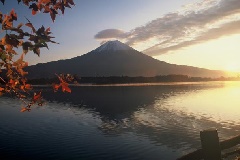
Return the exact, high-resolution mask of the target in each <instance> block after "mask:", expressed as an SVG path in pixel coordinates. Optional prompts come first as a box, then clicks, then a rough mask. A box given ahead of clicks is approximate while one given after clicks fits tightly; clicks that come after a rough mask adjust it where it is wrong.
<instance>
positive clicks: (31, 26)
mask: <svg viewBox="0 0 240 160" xmlns="http://www.w3.org/2000/svg"><path fill="white" fill-rule="evenodd" d="M25 25H26V26H27V27H29V28H31V29H32V31H33V33H35V32H36V29H35V28H34V27H33V25H32V23H31V22H28V23H26V24H25Z"/></svg>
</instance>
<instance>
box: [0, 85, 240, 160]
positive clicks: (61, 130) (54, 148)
mask: <svg viewBox="0 0 240 160" xmlns="http://www.w3.org/2000/svg"><path fill="white" fill-rule="evenodd" d="M42 89H43V95H44V98H45V100H46V102H47V103H46V105H44V106H43V107H35V108H34V109H33V110H32V111H31V112H29V113H28V112H26V113H20V109H21V103H20V102H19V101H18V100H15V99H12V98H7V97H0V159H24V160H28V159H34V160H38V159H39V160H43V159H57V160H65V159H66V160H67V159H76V160H78V159H86V160H90V159H113V160H115V159H116V160H121V159H124V160H126V159H127V160H128V159H130V160H131V159H132V160H141V159H142V160H145V159H151V160H155V159H156V160H157V159H158V160H159V159H160V160H171V159H176V158H178V157H180V156H182V155H184V154H186V153H188V152H191V151H193V150H195V149H198V148H200V140H199V132H200V131H201V130H204V129H209V128H212V127H213V128H217V129H218V131H219V136H220V139H221V140H224V139H227V138H229V137H231V136H234V135H238V134H240V82H203V83H192V84H191V83H190V84H171V85H154V86H118V87H116V86H102V87H90V86H87V87H72V92H73V93H71V94H63V93H55V94H54V93H53V91H52V89H51V88H47V87H43V88H42Z"/></svg>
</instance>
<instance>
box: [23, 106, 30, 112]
mask: <svg viewBox="0 0 240 160" xmlns="http://www.w3.org/2000/svg"><path fill="white" fill-rule="evenodd" d="M26 111H28V112H30V111H31V108H29V107H22V109H21V111H20V112H26Z"/></svg>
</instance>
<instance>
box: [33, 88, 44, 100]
mask: <svg viewBox="0 0 240 160" xmlns="http://www.w3.org/2000/svg"><path fill="white" fill-rule="evenodd" d="M41 95H42V91H40V92H39V93H34V96H33V99H32V101H33V102H37V101H38V100H40V99H41V98H42V97H41Z"/></svg>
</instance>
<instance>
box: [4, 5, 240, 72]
mask: <svg viewBox="0 0 240 160" xmlns="http://www.w3.org/2000/svg"><path fill="white" fill-rule="evenodd" d="M75 3H76V5H75V6H74V7H73V8H72V9H68V10H66V12H65V14H64V15H59V16H58V17H57V18H56V21H55V22H54V23H53V22H52V21H51V19H50V16H49V15H47V14H42V13H40V14H37V15H36V16H32V15H31V11H30V10H29V9H28V8H27V7H26V6H24V5H22V4H20V5H17V0H16V2H15V1H14V0H11V1H6V4H5V5H4V6H3V5H0V11H2V12H3V13H9V12H10V10H11V9H12V8H14V9H15V10H16V12H17V14H18V17H19V21H22V22H26V20H25V18H24V17H27V18H28V19H30V20H31V21H32V23H33V24H35V25H36V26H38V27H40V26H41V25H44V26H45V27H51V31H52V32H53V36H55V37H56V38H55V39H54V40H55V41H57V42H59V43H60V44H59V45H57V44H51V45H49V48H50V49H49V50H47V49H43V50H42V51H41V56H40V57H39V58H38V57H37V56H36V55H34V54H31V53H30V54H28V55H27V56H26V60H28V61H29V63H30V65H34V64H37V63H45V62H49V61H56V60H59V59H69V58H73V57H76V56H80V55H83V54H86V53H87V52H90V51H91V50H94V49H95V48H97V47H99V46H100V44H102V43H104V42H106V41H108V40H116V39H117V40H120V41H121V42H124V43H126V44H128V45H130V46H131V47H133V48H134V49H136V50H138V51H141V52H143V53H144V54H147V55H149V56H152V57H153V58H156V59H159V60H161V61H166V62H168V63H172V64H179V65H189V66H196V67H201V68H207V69H213V70H228V71H237V72H240V63H239V61H240V53H239V51H240V45H239V44H240V1H239V0H168V1H166V0H120V1H117V0H101V1H100V0H75Z"/></svg>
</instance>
